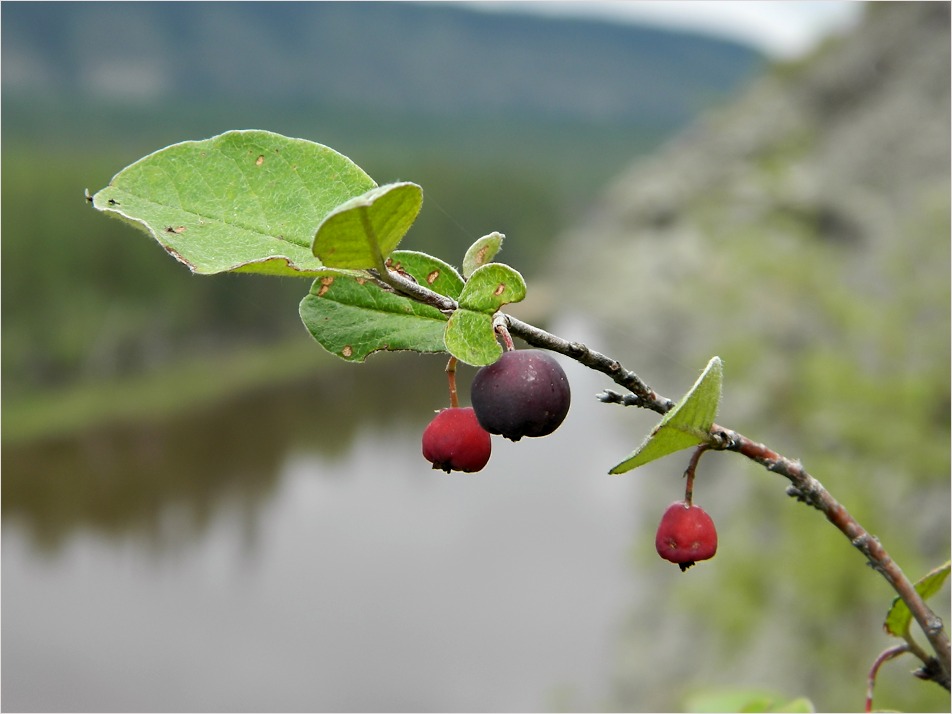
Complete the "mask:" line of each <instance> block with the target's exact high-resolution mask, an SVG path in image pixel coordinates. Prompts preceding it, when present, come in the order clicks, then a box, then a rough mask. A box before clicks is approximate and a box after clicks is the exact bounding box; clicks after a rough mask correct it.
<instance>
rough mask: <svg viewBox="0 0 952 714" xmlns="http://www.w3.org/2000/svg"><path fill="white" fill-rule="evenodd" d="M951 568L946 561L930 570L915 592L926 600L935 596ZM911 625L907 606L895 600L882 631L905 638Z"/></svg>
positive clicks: (918, 582)
mask: <svg viewBox="0 0 952 714" xmlns="http://www.w3.org/2000/svg"><path fill="white" fill-rule="evenodd" d="M950 568H952V561H948V560H947V561H946V562H945V563H944V564H942V565H940V566H939V567H938V568H936V569H935V570H931V571H930V572H929V573H927V574H926V575H925V576H924V577H923V578H922V579H920V580H919V581H917V582H916V592H917V593H919V596H920V597H921V598H922V599H923V600H926V599H928V598H930V597H932V596H933V595H935V594H936V593H937V592H939V590H941V589H942V586H943V585H944V584H945V581H946V579H947V578H948V577H949V570H950ZM911 623H912V613H911V612H910V611H909V606H908V605H906V603H904V602H903V601H902V599H900V598H898V597H897V598H895V599H894V600H893V603H892V607H890V608H889V613H888V614H887V615H886V621H885V622H884V623H883V629H884V630H886V632H887V633H889V634H890V635H894V636H896V637H906V636H907V635H908V634H909V625H910V624H911Z"/></svg>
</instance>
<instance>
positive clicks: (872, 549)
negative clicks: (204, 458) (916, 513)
mask: <svg viewBox="0 0 952 714" xmlns="http://www.w3.org/2000/svg"><path fill="white" fill-rule="evenodd" d="M508 321H509V331H510V332H511V333H512V334H513V335H517V336H519V337H521V338H522V339H523V340H525V341H526V342H528V343H529V344H530V345H532V346H534V347H541V348H545V349H549V350H552V351H554V352H558V353H559V354H563V355H565V356H566V357H571V358H572V359H574V360H576V361H577V362H580V363H581V364H583V365H585V366H587V367H591V368H592V369H595V370H597V371H599V372H602V373H604V374H606V375H608V376H609V377H611V379H612V380H614V381H615V383H616V384H619V385H621V386H622V387H624V388H625V389H628V390H629V391H630V392H632V394H631V395H620V394H618V393H617V392H612V391H610V390H606V392H605V393H603V394H602V395H599V398H600V399H602V401H605V402H617V403H621V404H625V405H631V406H639V407H642V408H645V409H651V410H652V411H655V412H658V413H659V414H664V413H666V412H667V411H669V410H670V409H672V408H673V407H674V404H675V403H674V402H673V401H671V400H670V399H667V398H666V397H663V396H660V395H659V394H658V393H657V392H655V391H654V390H653V389H651V388H650V387H649V386H648V385H647V384H646V383H645V382H644V381H643V380H642V379H641V378H639V377H638V375H636V374H635V373H634V372H631V371H629V370H627V369H625V368H624V367H623V366H622V365H621V363H619V362H618V361H616V360H613V359H611V358H609V357H606V356H605V355H603V354H601V353H599V352H595V351H593V350H590V349H588V348H587V347H586V346H585V345H583V344H581V343H579V342H567V341H565V340H563V339H562V338H561V337H557V336H555V335H552V334H550V333H548V332H546V331H544V330H540V329H539V328H537V327H533V326H532V325H528V324H526V323H524V322H522V321H520V320H517V319H515V318H513V317H509V318H508ZM711 435H712V436H713V437H714V443H713V445H712V446H713V448H717V449H721V450H725V451H734V452H737V453H739V454H741V455H743V456H746V457H747V458H748V459H751V460H753V461H756V462H757V463H759V464H761V465H762V466H764V467H765V468H766V469H767V470H768V471H773V472H774V473H778V474H780V475H782V476H785V477H786V478H787V479H788V480H789V481H790V482H791V485H790V486H789V487H788V488H787V494H788V495H790V496H793V497H795V498H796V499H797V500H798V501H803V502H804V503H807V504H808V505H811V506H813V507H814V508H816V509H817V510H819V511H820V512H821V513H823V514H824V515H825V516H826V518H827V520H828V521H830V523H832V524H833V525H834V526H836V527H837V528H838V529H839V530H840V532H842V533H843V535H845V536H846V537H847V538H849V539H850V543H852V544H853V546H854V547H855V548H856V549H858V550H859V551H860V552H861V553H863V555H865V556H866V558H867V561H868V563H869V565H870V566H871V567H872V568H873V569H874V570H876V571H877V572H878V573H879V574H880V575H882V576H883V577H884V578H885V579H886V581H887V582H888V583H889V584H890V585H891V586H892V588H893V590H895V591H896V593H897V594H898V595H899V597H900V598H902V600H903V602H905V603H906V605H907V606H908V607H909V611H910V612H911V613H912V615H913V617H914V618H915V620H916V622H918V623H919V626H920V627H921V628H922V631H923V632H924V633H925V635H926V637H927V638H928V639H929V642H930V644H931V645H932V647H933V649H934V650H935V653H936V655H937V658H938V664H939V665H940V671H939V672H935V674H936V675H937V676H935V677H928V678H930V679H933V680H934V681H936V682H938V683H939V684H941V685H942V686H944V687H945V688H946V689H948V688H949V674H950V671H952V661H950V660H952V656H950V655H952V653H950V643H949V637H948V635H947V634H946V632H945V629H944V627H943V625H942V620H941V619H940V618H939V617H938V616H937V615H936V614H935V613H934V612H933V611H932V609H931V608H930V607H929V606H928V605H926V603H925V601H924V600H923V599H922V597H921V596H920V595H919V593H918V592H916V589H915V587H914V586H913V584H912V582H911V581H910V580H909V578H907V577H906V575H905V574H904V573H903V572H902V570H901V569H900V568H899V566H898V565H897V564H896V562H895V561H894V560H893V559H892V558H891V557H890V556H889V554H888V553H887V552H886V549H885V548H883V546H882V544H881V543H880V542H879V539H877V538H876V537H875V536H871V535H870V534H869V533H868V532H867V531H866V529H865V528H863V527H862V526H861V525H860V524H859V522H857V521H856V519H855V518H853V516H852V515H851V514H850V513H849V511H847V510H846V509H845V508H844V507H843V506H842V505H840V503H839V502H837V501H836V499H834V498H833V497H832V496H831V495H830V493H829V492H828V491H827V490H826V489H825V488H824V487H823V484H821V483H820V482H819V481H817V480H816V479H815V478H813V476H811V475H810V474H809V473H807V471H806V470H805V469H804V468H803V465H802V464H801V463H800V462H799V461H791V460H790V459H788V458H786V457H784V456H781V455H780V454H778V453H776V452H774V451H772V450H770V449H768V448H767V447H766V446H764V445H763V444H759V443H756V442H754V441H751V440H750V439H748V438H747V437H745V436H744V435H743V434H740V433H738V432H736V431H733V430H731V429H725V428H724V427H721V426H718V425H717V424H714V425H713V426H712V427H711ZM916 649H918V648H915V647H910V651H912V652H913V653H914V654H916V655H919V658H920V659H921V660H922V662H923V664H924V665H925V666H926V667H925V668H926V671H930V672H934V670H935V665H934V663H933V664H932V668H931V669H930V660H931V659H932V658H929V657H928V656H924V655H925V653H924V652H922V651H921V650H919V652H916V651H915V650H916Z"/></svg>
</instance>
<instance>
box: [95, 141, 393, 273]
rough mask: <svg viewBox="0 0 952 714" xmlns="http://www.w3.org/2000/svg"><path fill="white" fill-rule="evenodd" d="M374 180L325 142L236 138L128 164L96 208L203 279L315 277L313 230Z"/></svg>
mask: <svg viewBox="0 0 952 714" xmlns="http://www.w3.org/2000/svg"><path fill="white" fill-rule="evenodd" d="M375 185H376V184H375V182H374V180H373V179H371V178H370V177H369V176H368V175H367V174H365V173H364V172H363V171H362V170H361V169H360V167H359V166H357V165H356V164H355V163H353V162H352V161H351V160H350V159H348V158H347V157H346V156H343V155H341V154H339V153H337V152H336V151H334V150H332V149H329V148H328V147H326V146H322V145H321V144H315V143H313V142H310V141H305V140H303V139H289V138H287V137H284V136H281V135H279V134H273V133H271V132H267V131H230V132H227V133H225V134H221V135H219V136H216V137H213V138H211V139H206V140H203V141H186V142H183V143H180V144H174V145H172V146H169V147H166V148H164V149H161V150H159V151H157V152H155V153H153V154H150V155H149V156H146V157H144V158H142V159H140V160H139V161H137V162H135V163H134V164H131V165H130V166H128V167H126V168H125V169H123V170H122V171H120V172H119V173H118V174H116V175H115V176H114V177H113V178H112V181H110V182H109V185H108V186H107V187H106V188H104V189H102V190H101V191H99V192H98V193H97V194H96V195H95V196H93V206H94V207H95V208H96V209H98V210H100V211H102V212H103V213H105V214H107V215H110V216H114V217H117V218H120V219H123V220H125V221H128V222H129V223H131V224H132V225H134V226H136V227H137V228H140V229H142V230H145V231H146V232H147V233H149V234H150V235H152V237H153V238H155V240H157V241H158V242H159V243H160V244H161V245H162V247H163V248H165V250H166V251H168V252H169V253H170V254H171V255H172V256H173V257H174V258H176V259H177V260H179V261H180V262H182V263H184V264H185V265H187V266H188V267H189V268H190V269H191V270H192V271H193V272H195V273H201V274H206V275H209V274H213V273H221V272H225V271H236V272H255V273H265V274H270V275H289V276H309V277H310V276H315V275H317V274H319V272H320V269H321V267H322V266H321V262H320V261H319V260H317V259H316V258H315V257H314V255H313V253H312V252H311V243H312V240H313V237H314V231H315V229H316V228H317V226H318V225H319V224H320V223H321V221H323V220H324V218H325V216H327V214H328V213H330V212H331V211H332V210H333V209H335V208H336V207H337V206H339V205H340V204H341V203H343V202H345V201H347V200H349V199H351V198H353V197H354V196H359V195H360V194H362V193H364V192H365V191H367V190H368V189H370V188H372V187H373V186H375Z"/></svg>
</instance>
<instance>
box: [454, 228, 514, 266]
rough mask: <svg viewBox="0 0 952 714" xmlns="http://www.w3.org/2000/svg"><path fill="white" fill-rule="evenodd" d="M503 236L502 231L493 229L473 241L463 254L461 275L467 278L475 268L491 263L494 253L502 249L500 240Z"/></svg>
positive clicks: (501, 240)
mask: <svg viewBox="0 0 952 714" xmlns="http://www.w3.org/2000/svg"><path fill="white" fill-rule="evenodd" d="M505 237H506V236H504V235H503V234H502V233H499V232H497V231H493V232H492V233H490V234H489V235H486V236H483V237H482V238H480V239H479V240H477V241H476V242H475V243H473V244H472V245H471V246H470V247H469V250H467V251H466V255H465V256H463V277H464V278H468V277H469V276H470V275H472V274H473V273H474V272H475V271H476V269H477V268H481V267H482V266H484V265H486V264H487V263H491V262H492V260H493V258H495V257H496V254H497V253H499V251H500V250H501V249H502V242H503V239H505Z"/></svg>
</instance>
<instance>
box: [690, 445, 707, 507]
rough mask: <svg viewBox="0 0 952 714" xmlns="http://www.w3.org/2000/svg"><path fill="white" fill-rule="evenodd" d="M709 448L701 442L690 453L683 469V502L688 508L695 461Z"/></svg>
mask: <svg viewBox="0 0 952 714" xmlns="http://www.w3.org/2000/svg"><path fill="white" fill-rule="evenodd" d="M709 448H710V446H709V445H708V444H701V445H700V446H699V447H697V448H696V449H695V450H694V453H693V454H691V461H689V462H688V467H687V469H685V471H684V478H685V479H686V481H685V483H684V502H685V503H686V504H687V506H688V508H690V507H691V499H693V498H694V472H695V469H697V462H698V461H700V460H701V455H702V454H703V453H704V452H705V451H707V450H708V449H709Z"/></svg>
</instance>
